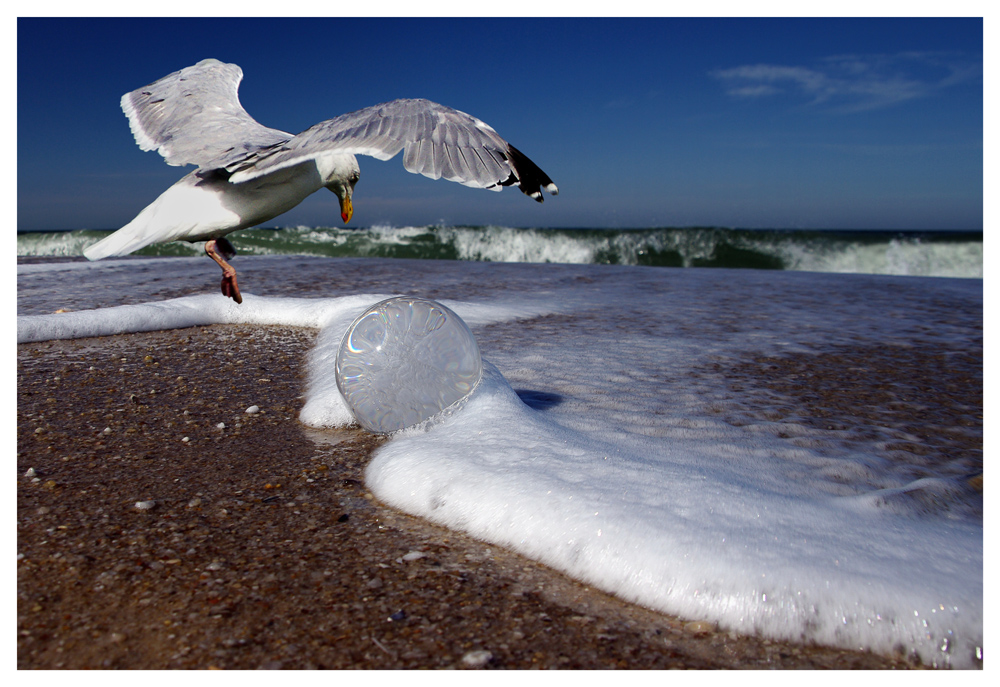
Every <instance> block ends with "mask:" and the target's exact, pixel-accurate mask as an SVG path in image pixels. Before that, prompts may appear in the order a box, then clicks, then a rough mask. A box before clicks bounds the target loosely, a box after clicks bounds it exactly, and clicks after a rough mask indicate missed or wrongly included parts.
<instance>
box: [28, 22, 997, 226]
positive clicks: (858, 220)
mask: <svg viewBox="0 0 1000 687" xmlns="http://www.w3.org/2000/svg"><path fill="white" fill-rule="evenodd" d="M17 39H18V40H17V115H18V117H17V145H18V151H17V153H18V154H17V160H18V164H17V182H18V186H17V207H18V213H17V225H18V229H19V230H21V231H24V230H40V229H76V228H92V229H114V228H118V227H119V226H121V225H123V224H125V223H127V222H128V221H129V220H130V219H132V217H133V216H134V215H135V214H137V213H138V212H139V211H140V210H141V209H142V208H143V207H144V206H145V205H146V204H148V203H149V202H151V201H153V200H154V199H155V198H156V196H157V195H159V194H160V193H161V192H162V191H163V190H165V189H166V188H167V187H168V186H169V185H170V184H172V183H173V182H174V181H176V180H177V179H179V178H180V177H181V176H183V175H184V174H185V172H186V171H188V170H190V169H191V168H187V169H184V168H178V167H169V166H168V165H166V164H165V163H164V162H163V160H162V159H161V158H160V157H159V156H158V155H156V154H154V153H144V152H142V151H140V150H139V148H138V146H136V145H135V142H134V140H133V138H132V135H131V133H130V132H129V128H128V123H127V120H126V119H125V116H124V115H123V114H122V112H121V110H120V109H119V99H120V98H121V95H122V94H123V93H125V92H127V91H130V90H133V89H135V88H138V87H140V86H143V85H146V84H148V83H150V82H152V81H154V80H156V79H157V78H159V77H161V76H164V75H166V74H168V73H170V72H172V71H176V70H177V69H180V68H182V67H185V66H188V65H190V64H194V63H195V62H197V61H199V60H201V59H204V58H206V57H214V58H217V59H220V60H223V61H226V62H234V63H236V64H238V65H240V66H241V67H242V68H243V72H244V79H243V83H242V85H241V87H240V99H241V102H242V103H243V106H244V107H245V108H246V110H247V111H248V112H249V113H250V114H251V115H252V116H254V117H255V118H256V119H257V120H258V121H260V122H261V123H263V124H265V125H267V126H271V127H274V128H278V129H283V130H285V131H289V132H292V133H297V132H299V131H301V130H303V129H305V128H307V127H309V126H311V125H313V124H315V123H316V122H318V121H321V120H324V119H329V118H332V117H335V116H337V115H339V114H342V113H344V112H348V111H352V110H355V109H358V108H361V107H365V106H368V105H373V104H375V103H378V102H383V101H386V100H392V99H395V98H401V97H424V98H428V99H431V100H435V101H438V102H440V103H443V104H445V105H449V106H451V107H454V108H456V109H459V110H463V111H465V112H468V113H470V114H473V115H475V116H477V117H479V118H480V119H482V120H484V121H486V122H487V123H489V124H490V125H491V126H493V127H494V128H495V129H496V130H497V131H498V132H499V133H500V135H501V136H504V137H505V138H506V139H507V140H509V141H510V142H511V143H513V144H514V145H515V146H517V147H518V148H519V149H520V150H522V151H523V152H524V153H525V154H527V155H528V156H529V157H531V158H532V159H533V160H534V161H535V162H536V163H537V164H538V165H539V166H540V167H542V169H544V170H545V171H546V172H547V173H548V174H549V175H550V176H551V177H552V179H553V180H554V181H555V182H556V183H557V184H558V185H559V188H560V195H559V196H556V197H546V201H545V202H544V203H543V204H538V203H535V202H533V201H531V200H530V199H528V198H527V197H525V196H523V195H522V194H521V193H520V192H518V191H516V190H511V189H507V190H505V191H503V192H502V193H490V192H487V191H481V190H477V189H470V188H466V187H463V186H460V185H458V184H453V183H449V182H446V181H440V180H439V181H432V180H430V179H426V178H424V177H421V176H418V175H412V174H408V173H407V172H406V171H405V170H403V166H402V161H401V159H400V157H398V156H397V157H396V158H394V159H393V160H390V161H389V162H381V161H379V160H375V159H373V158H364V157H361V158H359V161H360V164H361V181H360V183H359V184H358V187H357V190H356V193H355V202H354V219H353V220H352V222H351V224H352V225H356V226H368V225H372V224H386V223H387V224H391V225H395V226H403V225H421V224H429V223H446V224H504V225H509V226H534V227H653V226H694V225H701V226H705V225H713V226H727V227H779V228H850V229H866V228H867V229H974V230H978V229H982V227H983V68H982V67H983V22H982V20H981V19H941V18H938V19H933V18H932V19H864V18H863V19H753V18H750V19H715V18H708V19H684V18H680V19H658V18H640V19H606V18H605V19H601V18H598V19H560V18H555V19H521V18H511V19H479V18H469V19H448V18H444V19H438V18H424V19H419V18H418V19H384V18H377V19H337V18H331V19H241V18H223V19H202V18H194V19H102V18H95V19H24V18H21V19H18V22H17ZM268 224H269V226H286V225H295V224H306V225H320V226H323V225H327V226H329V225H335V224H336V225H339V224H340V220H339V210H338V207H337V204H336V199H335V198H334V196H333V194H330V193H317V194H315V195H314V196H312V197H310V198H309V199H307V200H306V202H304V203H303V204H302V205H300V206H299V207H298V208H296V209H294V210H292V211H291V212H289V213H287V214H286V215H283V216H281V217H278V218H276V219H275V220H273V221H272V222H270V223H268Z"/></svg>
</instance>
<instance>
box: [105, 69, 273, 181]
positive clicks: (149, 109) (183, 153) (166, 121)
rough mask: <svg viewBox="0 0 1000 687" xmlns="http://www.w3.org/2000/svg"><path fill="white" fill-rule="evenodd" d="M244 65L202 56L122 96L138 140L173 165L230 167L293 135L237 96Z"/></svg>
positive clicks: (123, 105)
mask: <svg viewBox="0 0 1000 687" xmlns="http://www.w3.org/2000/svg"><path fill="white" fill-rule="evenodd" d="M242 79H243V70H241V69H240V68H239V67H238V66H236V65H235V64H224V63H222V62H219V61H218V60H202V61H201V62H199V63H198V64H196V65H194V66H191V67H187V68H186V69H182V70H180V71H178V72H174V73H173V74H169V75H167V76H165V77H163V78H162V79H159V80H158V81H154V82H153V83H151V84H149V85H148V86H145V87H143V88H139V89H136V90H134V91H132V92H131V93H126V94H125V95H123V96H122V100H121V105H122V110H124V112H125V115H126V116H127V117H128V121H129V126H130V127H131V129H132V134H133V135H134V136H135V140H136V143H138V144H139V147H140V148H141V149H142V150H155V151H156V152H158V153H159V154H160V155H162V156H163V157H164V159H165V160H166V161H167V164H170V165H177V166H180V165H188V164H193V165H198V166H199V167H203V168H209V169H211V168H217V167H224V166H225V165H226V164H229V163H231V162H232V161H233V160H235V159H242V158H245V157H246V155H247V154H249V153H255V152H257V151H259V150H260V149H263V148H268V147H270V146H274V145H278V144H281V143H284V142H285V141H287V140H289V139H290V138H292V135H291V134H288V133H285V132H283V131H278V130H276V129H269V128H267V127H266V126H263V125H262V124H260V123H258V122H257V121H256V120H254V118H253V117H251V116H250V115H249V114H247V112H246V110H244V109H243V106H242V105H240V100H239V97H238V95H237V89H238V88H239V85H240V81H241V80H242Z"/></svg>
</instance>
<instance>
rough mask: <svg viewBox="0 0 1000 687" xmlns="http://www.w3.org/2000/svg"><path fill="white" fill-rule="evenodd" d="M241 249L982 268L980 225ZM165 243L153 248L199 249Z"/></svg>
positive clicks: (396, 240)
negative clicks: (977, 229) (966, 229)
mask: <svg viewBox="0 0 1000 687" xmlns="http://www.w3.org/2000/svg"><path fill="white" fill-rule="evenodd" d="M109 233H110V232H107V231H91V230H78V231H70V232H49V233H22V234H18V237H17V251H18V253H17V254H18V255H19V256H27V255H35V256H41V255H44V256H76V255H81V254H82V252H83V249H84V248H85V247H87V246H88V245H90V244H91V243H95V242H96V241H97V240H99V239H100V238H103V237H104V236H107V235H108V234H109ZM237 244H238V248H239V250H240V252H241V253H242V254H244V255H313V256H321V257H336V258H346V257H373V258H374V257H378V258H415V259H421V260H430V259H437V260H473V261H485V262H549V263H571V264H611V265H650V266H657V267H734V268H750V269H780V270H795V271H809V272H852V273H859V274H897V275H908V276H924V277H972V278H976V279H981V278H982V276H983V235H982V232H956V231H936V232H935V231H908V232H900V231H805V230H799V231H792V230H746V229H721V228H713V227H708V228H666V229H523V228H512V227H502V226H485V227H462V226H422V227H390V226H375V227H369V228H365V229H342V228H314V227H287V228H285V229H282V230H275V229H251V230H248V231H242V232H240V233H239V235H238V238H237ZM200 251H201V244H189V243H169V244H162V245H155V246H149V247H148V248H145V249H143V250H142V251H139V254H140V255H148V256H182V255H198V254H199V253H200Z"/></svg>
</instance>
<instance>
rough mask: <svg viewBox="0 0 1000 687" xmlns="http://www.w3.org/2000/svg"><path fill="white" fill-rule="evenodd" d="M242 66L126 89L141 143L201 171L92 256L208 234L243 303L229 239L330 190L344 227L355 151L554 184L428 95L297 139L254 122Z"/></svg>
mask: <svg viewBox="0 0 1000 687" xmlns="http://www.w3.org/2000/svg"><path fill="white" fill-rule="evenodd" d="M242 78H243V72H242V70H241V69H240V68H239V67H238V66H236V65H235V64H224V63H222V62H219V61H218V60H203V61H201V62H199V63H198V64H196V65H193V66H191V67H187V68H186V69H182V70H180V71H179V72H175V73H173V74H170V75H168V76H165V77H163V78H162V79H160V80H158V81H155V82H154V83H152V84H150V85H149V86H146V87H144V88H140V89H137V90H135V91H132V92H131V93H126V94H125V95H124V96H122V109H123V110H124V112H125V114H126V116H127V117H128V120H129V125H130V127H131V129H132V133H133V135H134V136H135V139H136V143H138V144H139V147H140V148H141V149H142V150H155V151H157V152H158V153H160V154H161V155H162V156H163V157H164V158H165V159H166V162H167V164H171V165H187V164H194V165H197V166H198V169H197V170H195V171H194V172H191V173H190V174H188V175H187V176H185V177H183V178H182V179H181V180H180V181H178V182H177V183H176V184H174V185H173V186H171V187H170V188H169V189H167V190H166V191H165V192H164V193H163V194H162V195H161V196H160V197H159V198H157V199H156V200H155V201H154V202H153V203H152V204H151V205H149V206H148V207H147V208H146V209H144V210H143V211H142V212H140V213H139V215H138V216H137V217H136V218H135V219H134V220H132V221H131V222H129V223H128V224H126V225H125V226H124V227H122V228H121V229H119V230H118V231H116V232H115V233H114V234H112V235H111V236H108V237H107V238H105V239H103V240H101V241H99V242H97V243H96V244H94V245H92V246H90V247H89V248H87V249H86V250H85V251H84V255H86V256H87V258H89V259H91V260H100V259H101V258H106V257H111V256H119V255H127V254H129V253H131V252H133V251H136V250H139V249H140V248H142V247H144V246H148V245H149V244H152V243H166V242H168V241H207V242H208V243H206V246H205V250H206V252H207V253H208V255H209V256H210V257H212V259H213V260H215V261H216V262H218V263H219V265H220V266H221V267H222V269H223V275H224V276H223V281H222V292H223V293H224V294H226V295H227V296H232V297H233V299H234V300H236V301H237V302H240V300H241V299H240V295H239V289H238V288H237V286H236V271H235V270H234V269H233V268H232V267H231V266H230V265H229V264H228V263H226V261H225V260H224V259H223V258H222V255H221V254H220V253H219V251H218V250H217V247H219V248H221V250H222V254H225V255H227V256H228V257H231V253H232V254H234V251H233V250H232V247H231V245H230V244H229V243H228V241H226V240H225V239H224V238H223V237H225V235H226V234H229V233H230V232H233V231H237V230H240V229H246V228H248V227H253V226H256V225H258V224H260V223H262V222H266V221H268V220H270V219H273V218H275V217H277V216H278V215H280V214H282V213H285V212H287V211H288V210H291V209H292V208H293V207H295V206H296V205H298V204H299V203H301V202H302V201H303V200H304V199H305V198H306V197H307V196H309V195H311V194H312V193H315V192H316V191H318V190H319V189H321V188H324V187H325V188H328V189H330V190H331V191H333V192H334V193H335V194H336V195H337V197H338V198H339V199H340V205H341V217H342V218H343V220H344V221H345V222H347V221H348V220H350V218H351V215H352V213H353V205H352V197H353V194H354V185H355V184H356V183H357V181H358V179H359V177H360V169H359V167H358V161H357V158H356V157H355V156H356V155H371V156H373V157H377V158H379V159H381V160H388V159H390V158H392V157H393V156H395V155H396V154H397V153H399V152H400V151H401V150H402V151H404V156H403V164H404V166H405V167H406V169H407V170H408V171H410V172H414V173H418V174H423V175H425V176H428V177H431V178H433V179H438V178H445V179H447V180H449V181H456V182H458V183H461V184H464V185H466V186H472V187H476V188H487V189H490V190H494V191H499V190H501V188H502V187H503V186H518V187H520V189H521V190H522V191H523V192H524V193H525V194H527V195H529V196H531V197H532V198H534V199H535V200H537V201H539V202H541V200H542V190H543V189H544V190H546V191H548V192H549V193H552V194H553V195H555V194H556V193H558V192H559V189H558V188H557V187H556V185H555V184H554V183H552V180H551V179H549V177H548V176H547V175H546V174H545V172H543V171H542V170H541V169H539V168H538V166H537V165H535V164H534V163H533V162H532V161H531V160H529V159H528V158H527V157H525V156H524V154H523V153H521V152H520V151H519V150H517V149H516V148H514V147H513V146H512V145H510V144H509V143H507V142H506V141H505V140H503V139H502V138H500V136H499V135H498V134H497V133H496V131H494V130H493V128H492V127H490V126H489V125H487V124H485V123H484V122H482V121H480V120H479V119H476V118H475V117H472V116H470V115H467V114H465V113H464V112H459V111H458V110H453V109H451V108H448V107H445V106H443V105H438V104H436V103H432V102H430V101H427V100H393V101H391V102H388V103H383V104H381V105H375V106H373V107H369V108H365V109H363V110H358V111H357V112H352V113H350V114H346V115H341V116H340V117H336V118H335V119H330V120H327V121H325V122H320V123H319V124H317V125H315V126H313V127H310V128H309V129H307V130H306V131H303V132H302V133H300V134H298V135H295V136H293V135H292V134H288V133H285V132H283V131H279V130H277V129H270V128H267V127H265V126H263V125H261V124H259V123H258V122H257V121H255V120H254V119H253V118H252V117H251V116H250V115H249V114H247V113H246V111H245V110H244V109H243V107H242V105H240V102H239V98H238V96H237V90H238V88H239V83H240V81H241V79H242Z"/></svg>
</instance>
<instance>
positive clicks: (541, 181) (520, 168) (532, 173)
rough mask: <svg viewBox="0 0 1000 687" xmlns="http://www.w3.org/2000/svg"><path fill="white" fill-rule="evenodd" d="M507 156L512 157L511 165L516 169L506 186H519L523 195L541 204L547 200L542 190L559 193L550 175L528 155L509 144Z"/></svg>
mask: <svg viewBox="0 0 1000 687" xmlns="http://www.w3.org/2000/svg"><path fill="white" fill-rule="evenodd" d="M507 154H508V155H509V156H510V165H511V167H513V168H514V173H513V174H511V178H508V179H507V181H505V182H503V185H504V186H511V185H513V184H517V186H519V187H520V189H521V192H522V193H524V194H525V195H527V196H530V197H531V198H534V199H535V200H537V201H538V202H539V203H541V202H542V201H544V200H545V198H544V197H543V196H542V189H544V190H546V191H548V192H549V193H551V194H552V195H557V194H558V193H559V187H558V186H556V185H555V184H553V183H552V179H549V175H548V174H546V173H545V172H543V171H542V170H541V169H540V168H539V166H538V165H536V164H535V163H534V162H532V161H531V160H529V159H528V156H527V155H525V154H524V153H522V152H521V151H520V150H518V149H517V148H515V147H514V146H512V145H511V144H509V143H508V144H507Z"/></svg>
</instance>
